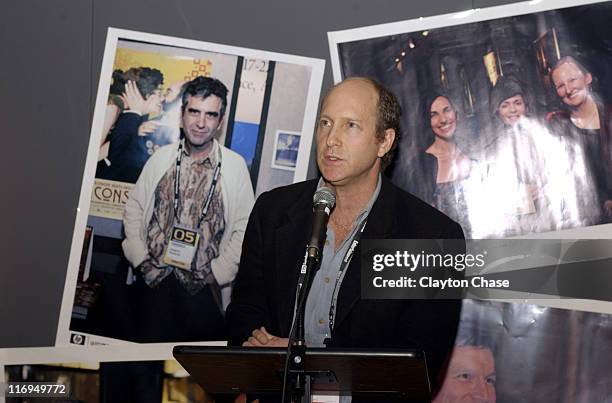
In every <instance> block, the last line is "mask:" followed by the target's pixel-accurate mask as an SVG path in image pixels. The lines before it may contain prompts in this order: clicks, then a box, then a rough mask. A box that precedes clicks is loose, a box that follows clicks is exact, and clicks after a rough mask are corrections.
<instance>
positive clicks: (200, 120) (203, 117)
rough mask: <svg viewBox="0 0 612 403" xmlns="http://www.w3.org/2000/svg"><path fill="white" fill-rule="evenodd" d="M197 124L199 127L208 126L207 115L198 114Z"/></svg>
mask: <svg viewBox="0 0 612 403" xmlns="http://www.w3.org/2000/svg"><path fill="white" fill-rule="evenodd" d="M196 125H198V127H199V128H204V127H206V115H204V114H203V115H201V116H198V119H197V120H196Z"/></svg>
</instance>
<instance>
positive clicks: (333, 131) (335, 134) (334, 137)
mask: <svg viewBox="0 0 612 403" xmlns="http://www.w3.org/2000/svg"><path fill="white" fill-rule="evenodd" d="M340 143H341V139H340V130H339V129H338V128H337V127H336V126H332V127H331V128H330V129H329V132H328V133H327V138H326V139H325V145H326V146H328V147H334V146H337V145H339V144H340Z"/></svg>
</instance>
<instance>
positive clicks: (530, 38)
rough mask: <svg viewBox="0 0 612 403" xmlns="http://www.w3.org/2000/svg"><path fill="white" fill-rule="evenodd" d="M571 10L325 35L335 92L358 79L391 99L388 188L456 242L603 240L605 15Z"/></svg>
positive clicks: (609, 186) (608, 117) (611, 122)
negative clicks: (455, 227)
mask: <svg viewBox="0 0 612 403" xmlns="http://www.w3.org/2000/svg"><path fill="white" fill-rule="evenodd" d="M582 3H583V5H579V6H574V7H568V6H570V5H576V2H569V1H563V2H555V3H554V5H553V6H554V7H568V8H560V9H557V10H547V11H546V7H549V8H550V7H551V5H548V6H546V5H545V3H541V2H525V3H520V4H517V5H509V6H503V7H496V8H492V9H484V10H479V9H477V10H470V11H467V12H463V13H458V14H455V15H445V16H439V17H430V18H425V19H418V20H412V21H406V22H398V23H392V24H385V25H378V26H372V27H365V28H358V29H353V30H347V31H340V32H332V33H330V34H329V39H330V49H331V52H332V64H333V66H332V67H333V69H334V79H335V81H336V82H338V81H340V80H341V79H343V78H346V77H350V76H372V77H375V78H377V79H378V80H379V81H381V82H382V83H383V84H385V85H387V86H388V87H390V88H391V89H392V90H393V91H394V93H395V94H396V95H397V96H398V97H399V98H400V101H401V104H402V108H403V118H402V119H403V120H402V125H403V130H402V138H401V142H400V146H399V153H398V154H399V155H398V157H397V158H396V160H395V163H394V164H393V166H392V167H390V170H389V171H388V173H389V174H390V176H391V178H392V180H393V182H394V183H396V184H397V185H399V186H400V187H402V188H404V189H406V190H408V191H410V192H411V193H413V194H415V195H417V196H418V197H420V198H421V199H422V200H424V201H426V202H427V203H429V204H431V205H433V206H435V207H436V208H438V209H439V210H441V211H443V212H444V213H446V214H447V215H448V216H450V217H451V218H453V219H454V220H455V221H457V222H459V223H460V224H461V225H462V227H463V229H464V232H465V234H466V237H469V238H474V239H480V238H505V237H512V236H519V235H526V234H532V233H548V232H551V231H560V230H570V229H575V230H574V231H571V232H572V233H581V234H586V233H589V234H595V235H596V236H597V237H601V238H610V236H611V235H612V232H611V231H610V229H609V226H606V225H602V224H608V223H610V222H612V175H611V173H612V170H611V167H612V109H611V105H612V85H611V84H612V39H611V38H612V30H611V28H610V24H609V21H610V17H612V4H611V3H593V2H589V3H593V4H584V3H586V2H582ZM517 14H520V15H517ZM500 15H501V16H503V17H502V18H499V17H500ZM576 229H579V230H576ZM576 237H579V236H576Z"/></svg>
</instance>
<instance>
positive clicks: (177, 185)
mask: <svg viewBox="0 0 612 403" xmlns="http://www.w3.org/2000/svg"><path fill="white" fill-rule="evenodd" d="M184 141H185V140H182V141H180V142H179V147H178V156H177V157H176V164H175V172H174V203H173V204H174V218H175V219H176V221H177V222H179V221H180V220H179V217H178V206H179V201H180V199H181V162H182V160H183V147H184V146H183V143H184ZM220 174H221V155H220V154H219V162H218V163H217V167H216V168H215V173H214V174H213V180H212V183H211V185H210V190H209V191H208V196H206V201H205V202H204V205H203V206H202V212H201V214H200V219H199V220H198V225H197V227H196V229H197V228H200V225H202V221H204V217H206V214H208V209H209V207H210V203H211V201H212V198H213V195H214V193H215V189H216V188H217V182H218V181H219V175H220Z"/></svg>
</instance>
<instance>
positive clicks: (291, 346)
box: [282, 194, 335, 403]
mask: <svg viewBox="0 0 612 403" xmlns="http://www.w3.org/2000/svg"><path fill="white" fill-rule="evenodd" d="M334 203H335V197H334V196H333V195H331V201H327V202H323V203H319V202H318V201H317V200H316V194H315V206H314V213H315V220H314V224H313V230H312V236H311V238H310V241H309V242H308V245H307V246H306V255H305V256H304V262H303V263H302V266H301V268H300V275H299V281H298V289H297V292H296V303H295V312H294V314H293V323H292V324H291V330H290V331H289V343H288V346H287V356H286V359H285V368H284V371H283V400H284V399H285V391H286V386H287V379H288V378H290V379H291V393H290V396H291V401H292V402H298V401H299V402H301V403H311V401H312V396H311V393H310V392H311V382H312V378H313V377H314V376H315V375H316V374H314V373H311V374H309V373H307V372H306V371H305V370H304V368H305V366H304V364H305V359H306V337H305V329H304V318H305V310H306V299H307V298H308V293H309V292H310V287H311V286H312V281H313V279H314V276H315V273H316V272H317V270H318V269H319V264H320V262H321V260H320V259H321V254H322V249H323V243H324V242H325V235H326V228H327V220H328V219H329V216H330V213H331V209H332V208H333V206H334ZM282 403H285V402H284V401H283V402H282Z"/></svg>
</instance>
